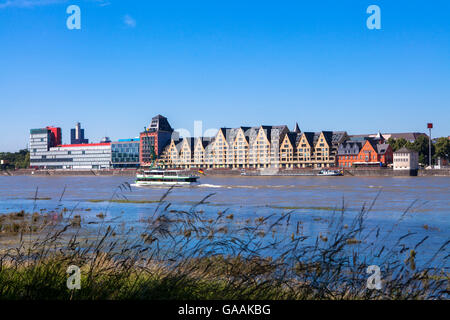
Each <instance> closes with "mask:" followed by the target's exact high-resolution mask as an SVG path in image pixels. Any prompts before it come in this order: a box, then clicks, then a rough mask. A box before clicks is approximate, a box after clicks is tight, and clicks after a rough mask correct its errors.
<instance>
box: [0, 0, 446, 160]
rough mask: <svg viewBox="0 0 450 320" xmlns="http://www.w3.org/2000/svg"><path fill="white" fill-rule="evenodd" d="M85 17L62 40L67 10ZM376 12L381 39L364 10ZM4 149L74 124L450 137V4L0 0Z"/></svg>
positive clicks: (95, 130) (96, 131) (118, 131)
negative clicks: (40, 131) (163, 120)
mask: <svg viewBox="0 0 450 320" xmlns="http://www.w3.org/2000/svg"><path fill="white" fill-rule="evenodd" d="M71 4H75V5H78V6H79V7H80V8H81V30H68V29H67V27H66V19H67V17H68V16H69V15H68V14H66V8H67V7H68V6H69V5H71ZM371 4H376V5H378V6H379V7H380V8H381V26H382V29H381V30H369V29H368V28H367V27H366V19H367V18H368V16H369V14H367V13H366V9H367V7H368V6H369V5H371ZM0 44H1V47H0V109H1V115H0V119H1V120H0V150H1V151H15V150H18V149H20V148H23V147H25V146H26V144H27V142H28V141H27V140H28V132H29V131H28V130H29V129H30V128H39V127H44V126H47V125H54V126H60V127H62V129H63V140H64V142H68V138H69V130H70V128H72V127H74V124H75V122H76V121H80V122H81V123H82V126H83V127H84V128H85V129H86V135H87V137H88V138H89V139H90V140H91V141H92V142H95V141H98V140H100V138H101V137H102V136H105V135H107V136H109V137H111V138H112V139H120V138H129V137H134V136H136V135H138V133H139V132H140V131H142V129H143V128H144V126H147V125H148V124H149V122H150V119H151V118H152V116H154V115H156V114H163V115H165V116H167V117H168V118H169V121H170V123H171V124H172V126H173V127H174V128H186V129H188V130H192V131H193V123H194V120H202V121H203V128H204V129H208V128H218V127H221V126H227V127H235V126H239V125H260V124H265V125H271V124H273V125H278V124H287V125H289V126H290V127H291V129H293V126H294V124H295V122H296V121H297V122H298V123H299V125H300V128H301V129H302V130H303V131H319V130H346V131H347V132H349V133H350V134H357V133H372V132H377V131H378V130H381V131H382V132H405V131H421V132H425V131H426V123H427V122H433V123H434V125H435V130H434V131H433V135H434V136H447V135H450V130H449V129H450V128H449V124H450V1H448V0H441V1H440V0H436V1H432V2H431V1H414V0H409V1H403V0H396V1H380V0H370V1H358V0H342V1H331V0H330V1H299V0H297V1H243V0H241V1H231V0H229V1H210V0H209V1H195V0H190V1H150V0H149V1H130V0H127V1H124V0H123V1H117V0H104V1H103V0H90V1H88V0H85V1H64V0H61V1H58V0H36V1H33V0H6V1H5V0H0Z"/></svg>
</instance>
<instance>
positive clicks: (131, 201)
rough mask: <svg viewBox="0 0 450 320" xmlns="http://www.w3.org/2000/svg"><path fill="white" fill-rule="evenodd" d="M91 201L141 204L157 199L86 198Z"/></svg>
mask: <svg viewBox="0 0 450 320" xmlns="http://www.w3.org/2000/svg"><path fill="white" fill-rule="evenodd" d="M88 201H89V202H92V203H99V202H112V203H137V204H143V203H158V202H160V201H159V200H128V199H108V200H106V199H90V200H88Z"/></svg>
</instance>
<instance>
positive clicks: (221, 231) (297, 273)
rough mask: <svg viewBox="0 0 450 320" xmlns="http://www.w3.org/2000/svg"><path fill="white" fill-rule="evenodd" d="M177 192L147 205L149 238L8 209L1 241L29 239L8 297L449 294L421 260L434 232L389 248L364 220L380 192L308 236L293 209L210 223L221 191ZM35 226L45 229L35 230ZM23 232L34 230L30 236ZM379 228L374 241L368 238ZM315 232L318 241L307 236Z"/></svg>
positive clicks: (1, 269) (438, 272) (0, 290)
mask: <svg viewBox="0 0 450 320" xmlns="http://www.w3.org/2000/svg"><path fill="white" fill-rule="evenodd" d="M170 191H171V189H169V190H168V191H167V192H166V193H165V194H164V195H163V196H162V198H161V199H160V204H159V205H158V206H157V208H156V209H155V210H154V211H153V212H147V216H146V218H145V219H143V221H144V222H143V223H145V225H144V228H145V233H141V236H140V237H139V236H136V232H135V233H134V234H135V236H134V237H131V236H132V235H133V233H132V232H131V231H132V229H130V230H128V231H127V230H123V231H120V230H119V229H120V228H117V229H114V228H112V227H111V226H108V225H103V226H104V227H103V228H104V229H98V230H96V231H95V232H94V234H95V236H92V234H90V235H87V236H83V235H81V231H82V230H83V226H84V224H85V222H84V221H83V218H82V217H80V216H79V215H78V216H77V215H76V216H74V217H72V216H71V215H69V216H64V213H65V212H64V211H62V210H61V212H59V213H57V212H55V214H57V215H58V217H59V219H60V220H59V222H60V223H59V224H54V221H53V219H48V216H47V215H45V214H37V213H36V214H33V215H30V214H27V213H25V212H23V211H21V212H19V213H14V214H10V215H8V216H4V217H3V216H2V217H3V218H2V225H5V226H9V225H11V224H17V225H18V227H12V228H11V227H5V228H3V229H2V228H0V230H3V231H0V238H1V237H4V236H5V234H6V233H7V234H8V235H9V236H11V234H15V235H16V237H18V235H20V239H19V240H18V241H17V243H16V244H15V245H12V246H11V245H10V246H9V247H6V246H3V247H2V248H0V299H31V300H34V299H55V300H56V299H63V300H79V299H87V300H90V299H112V300H114V299H120V300H122V299H136V300H137V299H181V300H183V299H190V300H195V299H227V300H228V299H258V300H263V299H446V297H448V296H447V294H448V290H449V284H448V283H449V282H448V280H449V275H448V274H447V273H445V272H444V271H442V270H445V269H441V268H440V267H437V268H431V267H427V266H425V267H420V268H419V267H418V265H417V264H416V259H417V257H418V256H419V255H420V246H421V245H422V244H423V243H424V242H425V241H426V240H427V238H428V237H426V238H424V239H423V240H421V241H420V242H419V243H417V244H416V245H415V246H414V247H413V248H411V250H407V249H409V248H406V249H405V244H404V243H403V242H402V241H403V239H405V238H406V237H408V236H409V235H410V234H406V235H402V236H400V237H399V238H398V240H397V242H395V243H394V242H392V243H391V242H389V243H388V245H389V246H388V247H385V246H384V245H385V244H386V242H384V238H382V237H384V236H385V235H383V236H382V235H381V234H380V233H379V232H378V231H379V230H378V231H377V232H376V233H374V230H366V228H365V225H364V222H365V217H366V215H367V213H368V212H369V211H370V210H371V208H372V206H373V204H374V203H375V200H376V199H375V200H374V202H373V203H372V204H371V205H370V206H369V207H367V208H366V207H363V208H362V209H361V211H360V212H359V214H358V215H357V216H356V217H355V218H354V220H353V221H352V222H351V223H349V224H348V225H347V224H345V225H344V224H343V221H344V220H343V217H344V210H343V209H342V210H341V211H340V212H338V213H335V215H334V218H333V219H332V220H330V222H329V229H328V231H327V233H326V234H320V235H317V236H314V235H311V236H304V235H302V234H299V228H298V222H296V221H295V218H296V217H295V215H293V214H292V212H289V213H280V214H275V213H274V214H272V215H269V216H264V217H259V218H257V219H255V221H254V222H250V221H249V223H248V224H246V225H245V226H242V225H240V224H237V223H234V220H235V219H236V218H235V217H234V216H233V215H232V214H230V215H225V214H224V212H221V213H218V214H217V217H215V218H214V219H210V220H209V221H207V222H206V221H205V220H204V219H202V218H201V216H202V214H200V213H199V212H200V210H198V206H200V205H202V204H203V203H205V202H206V200H207V199H208V198H210V197H211V196H212V195H208V196H206V197H205V198H204V199H202V200H201V201H200V202H198V203H197V204H195V205H193V206H192V207H191V208H190V209H189V210H176V209H174V208H172V207H171V210H170V211H169V210H168V208H169V206H170V203H169V202H166V200H165V199H166V197H167V195H168V194H169V193H170ZM115 194H116V193H115ZM407 212H408V209H407V210H406V211H405V212H404V215H405V214H406V213H407ZM102 215H103V214H102ZM103 218H104V216H100V217H98V218H97V219H99V221H101V219H103ZM38 222H39V223H38ZM33 223H34V225H35V226H36V228H29V227H28V226H29V225H32V224H33ZM296 223H297V232H295V231H294V232H293V233H292V235H286V237H285V238H283V239H278V237H277V239H273V238H272V234H273V232H274V230H275V229H276V228H283V229H284V228H286V229H287V228H288V227H289V226H290V225H292V226H295V224H296ZM393 229H394V228H393ZM393 229H392V230H393ZM5 232H6V233H5ZM391 232H392V231H391ZM23 233H30V235H33V236H34V237H33V238H31V236H30V237H28V236H26V237H23V236H22V235H23ZM138 234H139V233H138ZM370 234H372V238H371V239H370V241H367V240H365V239H367V237H368V236H369V235H370ZM388 234H389V233H388ZM279 235H281V234H279ZM281 238H282V237H281ZM27 239H29V240H27ZM308 239H310V240H312V241H310V242H305V241H306V240H308ZM319 240H320V241H319ZM449 242H450V241H447V242H446V243H445V244H444V245H442V246H441V247H440V249H439V250H437V252H435V253H434V255H433V257H434V258H433V259H435V258H436V257H438V256H446V257H444V258H443V262H442V263H441V264H443V265H444V266H445V265H446V259H448V255H447V253H446V252H445V251H446V246H447V245H448V244H449ZM2 243H5V242H3V239H2ZM268 244H270V245H269V247H270V249H271V250H272V251H270V254H269V253H268V251H267V249H268V248H269V247H268ZM377 244H378V245H379V246H377ZM2 249H3V250H2ZM374 256H376V258H377V259H379V261H383V262H382V265H380V267H381V268H382V269H383V283H382V289H381V290H369V289H367V285H366V284H367V277H368V275H367V274H366V270H367V266H368V265H370V264H372V263H371V262H372V261H371V260H372V259H373V257H374ZM375 264H376V263H375ZM72 265H74V266H78V267H79V268H80V270H81V289H79V290H70V289H68V288H67V286H66V284H67V280H68V274H67V273H66V272H67V269H68V267H69V266H72ZM438 265H440V264H438Z"/></svg>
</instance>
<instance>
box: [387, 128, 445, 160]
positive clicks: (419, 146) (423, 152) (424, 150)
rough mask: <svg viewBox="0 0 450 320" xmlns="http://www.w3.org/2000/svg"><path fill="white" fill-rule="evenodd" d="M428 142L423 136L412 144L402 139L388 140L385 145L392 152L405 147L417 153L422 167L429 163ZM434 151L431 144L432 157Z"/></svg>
mask: <svg viewBox="0 0 450 320" xmlns="http://www.w3.org/2000/svg"><path fill="white" fill-rule="evenodd" d="M428 142H429V140H428V137H427V136H424V135H421V136H419V137H417V139H416V141H414V142H409V141H406V140H405V139H404V138H399V139H393V138H389V139H388V140H387V143H388V144H389V145H390V146H391V148H392V150H393V151H394V152H395V151H397V150H399V149H401V148H403V147H406V148H408V149H410V150H414V151H417V152H418V153H419V163H421V164H423V165H428V163H429V162H428V152H429V150H428ZM434 149H435V146H434V145H433V144H431V154H432V155H433V154H434V153H435V152H434ZM444 149H445V146H444ZM444 152H445V151H444ZM447 154H448V153H447ZM432 158H433V157H432Z"/></svg>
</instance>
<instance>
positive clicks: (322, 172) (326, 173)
mask: <svg viewBox="0 0 450 320" xmlns="http://www.w3.org/2000/svg"><path fill="white" fill-rule="evenodd" d="M317 175H318V176H343V175H344V174H343V173H342V171H341V170H327V169H324V170H320V172H319V173H318V174H317Z"/></svg>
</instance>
